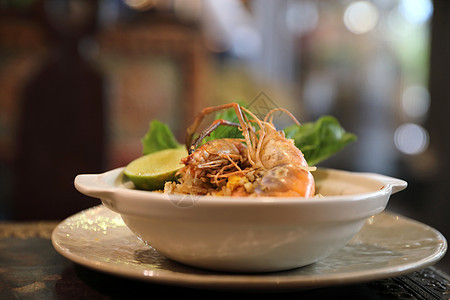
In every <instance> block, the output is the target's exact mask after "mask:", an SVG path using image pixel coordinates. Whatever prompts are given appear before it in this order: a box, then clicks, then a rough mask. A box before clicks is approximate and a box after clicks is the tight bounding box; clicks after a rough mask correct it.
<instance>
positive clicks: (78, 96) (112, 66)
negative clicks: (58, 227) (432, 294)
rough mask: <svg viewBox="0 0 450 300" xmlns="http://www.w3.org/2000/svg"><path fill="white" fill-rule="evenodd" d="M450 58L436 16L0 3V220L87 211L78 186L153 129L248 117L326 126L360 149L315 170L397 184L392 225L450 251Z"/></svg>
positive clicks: (403, 0) (449, 21)
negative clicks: (276, 111)
mask: <svg viewBox="0 0 450 300" xmlns="http://www.w3.org/2000/svg"><path fill="white" fill-rule="evenodd" d="M449 54H450V1H446V0H436V1H432V0H371V1H353V0H278V1H271V0H257V1H238V0H227V1H219V0H190V1H183V0H98V1H94V0H0V220H33V219H63V218H65V217H68V216H70V215H71V214H73V213H76V212H78V211H80V210H81V209H84V208H87V207H90V206H94V205H97V204H99V201H98V200H96V199H90V198H88V197H85V196H83V195H81V194H80V193H78V192H77V191H76V190H75V188H74V187H73V179H74V177H75V176H76V175H77V174H79V173H98V172H102V171H106V170H109V169H112V168H115V167H120V166H124V165H126V164H127V163H128V162H130V161H131V160H133V159H135V158H136V157H138V156H140V154H141V143H140V139H141V138H142V137H143V136H144V134H145V133H146V131H147V129H148V124H149V122H150V121H151V120H152V119H158V120H160V121H163V122H165V123H167V124H169V126H170V128H171V129H172V130H173V131H174V133H175V134H176V136H177V138H178V139H179V140H180V141H183V139H184V132H185V129H186V127H187V126H188V125H189V124H190V122H191V121H192V119H193V116H194V115H195V113H196V112H198V111H199V110H200V109H201V108H202V107H204V106H211V105H217V104H223V103H229V102H234V101H243V102H246V103H257V104H258V105H259V106H266V107H267V106H278V107H285V108H287V109H289V110H290V111H291V112H292V113H293V114H294V115H295V116H297V118H298V119H299V120H300V121H301V122H308V121H314V120H316V119H317V118H318V117H320V116H321V115H333V116H335V117H336V118H338V120H339V121H340V123H341V125H342V126H343V127H344V128H345V129H346V130H347V131H350V132H353V133H355V134H356V135H357V136H358V141H357V142H355V143H353V144H351V145H350V146H349V147H348V148H346V149H345V150H344V151H342V152H341V153H339V154H338V155H336V156H335V157H333V158H331V159H329V160H327V161H325V162H323V163H322V164H321V165H322V166H326V167H333V168H340V169H347V170H352V171H367V172H378V173H382V174H386V175H390V176H394V177H399V178H402V179H405V180H407V181H408V183H409V186H408V188H407V189H406V190H405V191H402V192H401V193H399V194H396V195H394V196H393V197H392V199H391V201H390V203H389V206H388V209H389V210H391V211H395V212H398V213H401V214H403V215H405V216H408V217H411V218H414V219H417V220H419V221H421V222H424V223H427V224H429V225H431V226H433V227H435V228H437V229H438V230H440V231H441V232H442V233H443V234H444V235H445V236H446V237H447V238H449V237H450V222H449V221H447V215H448V212H449V211H450V199H449V195H450V188H449V186H450V176H449V169H450V161H449V158H448V156H449V153H450V146H449V137H450V136H449V129H450V118H449V117H448V116H447V115H448V113H449V112H450V104H449V103H450V101H449V100H450V99H449V98H450V92H449V91H448V88H447V87H448V86H449V85H450V76H449V72H448V70H449V69H450V63H449ZM440 265H441V266H443V267H444V268H447V270H448V265H449V263H448V259H447V260H445V259H444V260H443V261H442V262H441V263H440Z"/></svg>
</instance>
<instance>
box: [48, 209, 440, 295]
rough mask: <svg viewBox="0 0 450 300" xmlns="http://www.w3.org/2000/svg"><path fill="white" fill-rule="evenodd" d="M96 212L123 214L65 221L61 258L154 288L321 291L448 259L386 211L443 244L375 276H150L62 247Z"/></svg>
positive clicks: (369, 273)
mask: <svg viewBox="0 0 450 300" xmlns="http://www.w3.org/2000/svg"><path fill="white" fill-rule="evenodd" d="M94 209H101V210H108V212H109V213H111V214H115V215H118V216H119V217H120V214H118V213H116V212H114V211H112V210H110V209H109V208H107V207H106V206H104V205H102V204H100V205H98V206H94V207H91V208H88V209H85V210H82V211H80V212H78V213H75V214H73V215H72V216H69V217H68V218H66V219H64V220H63V221H61V222H60V223H59V224H58V225H57V226H56V227H55V229H54V230H53V232H52V235H51V242H52V245H53V247H54V248H55V250H56V251H57V252H58V253H59V254H60V255H62V256H64V257H65V258H67V259H69V260H71V261H72V262H75V263H77V264H79V265H82V266H84V267H87V268H89V269H94V270H96V271H99V272H102V273H107V274H111V275H115V276H119V277H126V278H130V279H135V280H139V281H144V282H149V283H154V284H163V285H172V286H180V287H189V288H201V289H214V290H218V289H226V290H258V291H262V290H304V289H311V288H318V287H329V286H337V285H346V284H357V283H363V282H367V281H372V280H379V279H384V278H389V277H395V276H399V275H403V274H407V273H411V272H413V271H417V270H419V269H422V268H425V267H427V266H431V265H433V264H435V263H436V262H438V261H439V260H440V259H441V258H442V257H443V256H444V255H445V253H446V251H447V247H448V243H447V240H446V239H445V237H444V235H443V234H442V233H441V232H439V231H438V230H436V229H435V228H433V227H431V226H429V225H426V224H424V223H422V222H419V221H416V220H414V219H411V218H409V217H405V216H402V215H400V214H398V213H392V212H389V211H384V212H382V213H380V214H379V215H388V216H390V217H397V218H400V219H402V220H403V221H405V222H407V223H410V224H413V225H414V226H420V227H423V228H424V229H427V230H429V231H431V232H432V233H433V234H434V235H435V237H436V238H437V239H438V240H440V241H441V243H440V244H439V247H438V249H437V250H436V251H435V252H434V253H433V254H432V255H429V256H427V257H425V258H422V259H420V260H417V261H412V262H408V263H405V264H404V265H402V266H401V267H400V266H395V268H393V267H390V266H385V267H381V268H379V269H377V270H376V272H374V271H373V270H370V271H369V270H359V271H351V272H345V273H335V274H326V275H320V274H319V275H309V276H305V275H302V274H298V275H293V276H291V277H288V278H286V277H283V276H282V275H283V274H284V273H286V272H290V271H292V270H286V271H279V272H269V273H226V272H216V271H208V270H202V271H205V272H206V273H205V274H192V273H191V274H188V275H189V276H186V275H187V274H186V273H174V272H173V271H170V270H167V269H162V270H149V271H148V273H146V270H144V271H141V270H136V269H130V268H126V267H123V266H116V265H113V264H108V263H104V262H93V261H92V260H90V259H88V258H86V257H82V256H79V255H78V254H75V253H72V252H71V251H70V249H68V248H66V247H64V246H63V245H61V244H60V241H59V240H58V236H57V234H58V231H59V230H60V228H61V226H63V225H64V224H65V223H66V222H67V221H68V220H70V219H71V218H75V217H76V216H78V215H80V214H83V213H86V212H88V211H90V210H94ZM375 217H377V216H375ZM187 267H188V268H192V269H197V268H195V267H190V266H187ZM198 270H200V269H198ZM293 270H295V269H293Z"/></svg>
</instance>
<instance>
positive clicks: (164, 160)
mask: <svg viewBox="0 0 450 300" xmlns="http://www.w3.org/2000/svg"><path fill="white" fill-rule="evenodd" d="M187 155H188V153H187V150H186V149H184V148H173V149H166V150H161V151H157V152H153V153H150V154H147V155H144V156H141V157H139V158H137V159H135V160H133V161H132V162H131V163H129V164H128V166H126V167H125V171H124V174H125V176H126V177H127V178H128V179H130V180H131V181H132V182H133V183H134V185H135V186H136V187H137V188H138V189H143V190H150V191H153V190H162V189H163V188H164V183H165V182H166V181H172V180H175V173H176V172H177V171H178V170H179V169H180V168H181V167H182V166H183V165H182V163H181V159H182V158H183V157H186V156H187Z"/></svg>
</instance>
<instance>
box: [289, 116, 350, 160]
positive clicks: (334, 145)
mask: <svg viewBox="0 0 450 300" xmlns="http://www.w3.org/2000/svg"><path fill="white" fill-rule="evenodd" d="M284 132H285V134H286V138H289V139H293V140H294V142H295V145H296V146H297V148H299V149H300V150H301V151H302V152H303V154H304V156H305V159H306V161H307V162H308V164H309V165H316V164H318V163H320V162H322V161H324V160H325V159H328V158H329V157H331V156H333V155H335V154H336V153H338V152H339V151H341V150H342V149H343V148H344V147H346V146H347V145H348V144H349V143H351V142H353V141H355V140H356V139H357V138H356V135H354V134H352V133H349V132H346V131H345V130H344V129H343V128H342V127H341V125H340V124H339V122H338V121H337V120H336V119H335V118H334V117H332V116H323V117H321V118H319V119H318V120H317V121H316V122H310V123H304V124H302V125H292V126H289V127H286V128H285V129H284Z"/></svg>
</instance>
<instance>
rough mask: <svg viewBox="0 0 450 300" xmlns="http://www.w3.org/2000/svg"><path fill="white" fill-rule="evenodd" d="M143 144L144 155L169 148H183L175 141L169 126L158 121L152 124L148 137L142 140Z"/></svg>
mask: <svg viewBox="0 0 450 300" xmlns="http://www.w3.org/2000/svg"><path fill="white" fill-rule="evenodd" d="M141 143H142V154H143V155H146V154H150V153H153V152H156V151H160V150H165V149H169V148H179V147H183V145H181V144H180V143H178V141H177V140H176V139H175V136H174V135H173V133H172V131H171V130H170V128H169V126H167V125H166V124H164V123H161V122H160V121H158V120H153V121H151V122H150V125H149V129H148V131H147V133H146V135H145V136H144V137H143V138H142V139H141Z"/></svg>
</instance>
